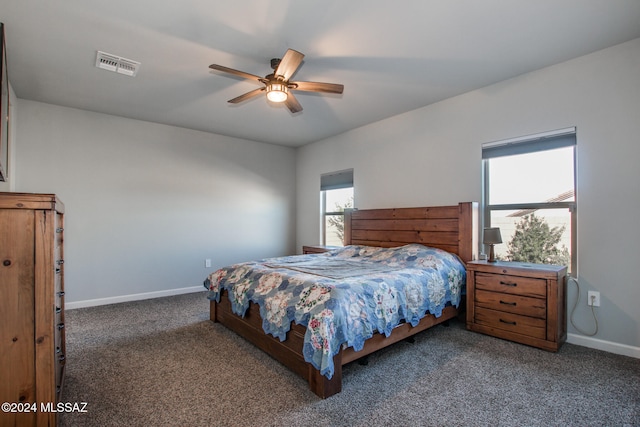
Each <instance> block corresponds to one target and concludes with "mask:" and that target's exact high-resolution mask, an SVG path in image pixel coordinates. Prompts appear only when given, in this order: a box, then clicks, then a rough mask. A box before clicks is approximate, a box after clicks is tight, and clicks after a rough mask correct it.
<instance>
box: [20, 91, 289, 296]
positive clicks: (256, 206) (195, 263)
mask: <svg viewBox="0 0 640 427" xmlns="http://www.w3.org/2000/svg"><path fill="white" fill-rule="evenodd" d="M17 110H18V121H17V143H16V144H15V163H14V165H15V166H16V167H15V170H14V172H15V190H16V191H20V192H42V193H47V192H51V193H56V194H58V196H59V197H60V199H61V200H62V201H63V202H64V204H65V207H66V217H65V218H66V231H65V251H66V254H65V261H66V262H65V273H66V274H65V283H66V290H67V300H66V302H67V303H72V304H71V305H73V303H74V302H78V301H87V300H94V299H103V300H102V301H101V303H104V302H117V301H118V300H119V299H118V298H117V297H122V296H127V295H134V294H141V293H142V294H147V293H154V292H155V293H158V292H160V293H161V292H163V291H170V290H175V289H177V290H180V289H182V288H189V287H198V286H199V287H202V282H203V280H204V279H205V277H206V275H207V273H208V272H211V271H213V270H214V269H216V268H218V267H221V266H224V265H227V264H229V263H233V262H238V261H245V260H248V259H254V258H260V257H265V256H278V255H285V254H290V253H292V252H293V251H294V246H293V243H294V233H295V225H294V224H295V204H294V200H295V151H294V150H293V149H291V148H285V147H279V146H274V145H268V144H261V143H257V142H251V141H246V140H240V139H234V138H228V137H224V136H220V135H213V134H208V133H203V132H197V131H192V130H187V129H182V128H176V127H171V126H165V125H159V124H154V123H148V122H141V121H136V120H130V119H124V118H121V117H115V116H109V115H105V114H98V113H93V112H88V111H82V110H76V109H70V108H65V107H59V106H53V105H48V104H43V103H38V102H33V101H26V100H22V99H19V100H18V105H17ZM206 258H210V259H211V260H212V267H211V268H205V265H204V260H205V259H206ZM201 289H202V290H204V288H201ZM114 298H115V299H114Z"/></svg>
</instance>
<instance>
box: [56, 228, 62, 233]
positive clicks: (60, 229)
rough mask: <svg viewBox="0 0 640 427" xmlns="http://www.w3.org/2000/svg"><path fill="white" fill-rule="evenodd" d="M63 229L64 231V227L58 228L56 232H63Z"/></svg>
mask: <svg viewBox="0 0 640 427" xmlns="http://www.w3.org/2000/svg"><path fill="white" fill-rule="evenodd" d="M63 231H64V228H62V227H58V228H56V233H62V232H63Z"/></svg>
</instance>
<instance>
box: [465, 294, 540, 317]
mask: <svg viewBox="0 0 640 427" xmlns="http://www.w3.org/2000/svg"><path fill="white" fill-rule="evenodd" d="M475 303H476V307H482V308H489V309H492V310H496V311H506V312H507V313H514V314H522V315H523V316H531V317H537V318H540V319H546V317H547V301H546V300H545V299H541V298H532V297H523V296H520V295H514V294H507V293H499V292H491V291H483V290H477V291H476V300H475Z"/></svg>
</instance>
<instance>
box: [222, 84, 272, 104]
mask: <svg viewBox="0 0 640 427" xmlns="http://www.w3.org/2000/svg"><path fill="white" fill-rule="evenodd" d="M265 89H266V88H264V87H261V88H259V89H254V90H252V91H251V92H247V93H245V94H244V95H240V96H238V97H235V98H233V99H230V100H229V101H227V102H230V103H232V104H237V103H239V102H242V101H246V100H247V99H250V98H253V97H255V96H258V95H260V94H261V93H262V92H264V91H265Z"/></svg>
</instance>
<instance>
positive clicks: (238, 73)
mask: <svg viewBox="0 0 640 427" xmlns="http://www.w3.org/2000/svg"><path fill="white" fill-rule="evenodd" d="M209 68H211V69H212V70H218V71H223V72H225V73H229V74H234V75H236V76H240V77H244V78H245V79H249V80H258V81H260V80H261V79H262V77H260V76H256V75H255V74H249V73H245V72H244V71H238V70H234V69H233V68H229V67H225V66H223V65H217V64H211V65H209Z"/></svg>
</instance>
